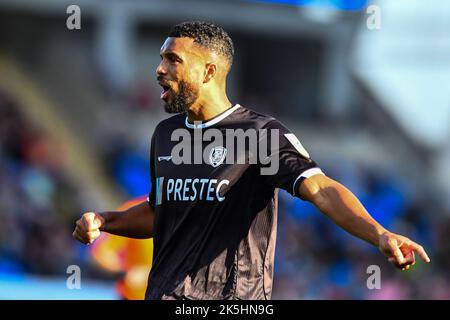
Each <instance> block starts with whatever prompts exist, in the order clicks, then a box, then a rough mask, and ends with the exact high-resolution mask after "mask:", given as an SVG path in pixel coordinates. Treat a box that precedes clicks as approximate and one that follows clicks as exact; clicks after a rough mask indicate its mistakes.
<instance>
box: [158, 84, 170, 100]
mask: <svg viewBox="0 0 450 320" xmlns="http://www.w3.org/2000/svg"><path fill="white" fill-rule="evenodd" d="M160 86H161V87H162V88H163V90H162V92H161V97H160V98H161V99H163V100H166V99H167V96H168V95H169V91H170V86H168V85H164V84H160Z"/></svg>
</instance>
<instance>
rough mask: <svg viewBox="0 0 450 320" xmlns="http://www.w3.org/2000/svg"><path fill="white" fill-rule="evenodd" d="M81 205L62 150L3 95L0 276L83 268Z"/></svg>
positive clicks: (85, 264) (62, 272) (0, 103)
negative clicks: (78, 229) (77, 226)
mask: <svg viewBox="0 0 450 320" xmlns="http://www.w3.org/2000/svg"><path fill="white" fill-rule="evenodd" d="M81 208H82V203H81V200H80V197H79V195H78V191H77V186H76V185H75V184H74V183H73V181H71V180H70V178H68V177H67V175H66V174H65V171H64V146H63V145H61V144H60V143H58V142H56V141H55V139H53V138H52V137H51V136H49V135H47V134H46V133H45V132H44V131H43V130H40V129H39V128H37V127H36V126H34V125H33V124H32V123H30V121H28V120H27V118H26V117H25V116H24V114H23V113H22V112H21V108H20V107H19V106H18V105H17V101H15V100H14V99H13V98H12V97H11V96H8V95H7V94H6V93H4V92H1V91H0V275H1V274H19V275H20V274H39V275H59V276H61V275H65V274H66V269H67V267H68V266H69V265H71V264H77V265H79V266H82V267H85V268H84V270H85V271H86V274H87V275H89V270H90V267H89V265H90V264H89V262H88V256H87V251H86V249H85V248H83V246H81V245H78V244H77V243H75V242H74V241H73V239H72V236H71V234H72V230H73V223H74V221H75V219H76V218H77V217H78V216H79V214H80V212H81Z"/></svg>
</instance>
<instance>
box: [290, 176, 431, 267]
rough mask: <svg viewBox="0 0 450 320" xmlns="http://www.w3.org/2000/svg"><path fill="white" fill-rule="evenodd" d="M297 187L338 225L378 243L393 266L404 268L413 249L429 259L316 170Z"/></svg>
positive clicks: (409, 260) (411, 242)
mask: <svg viewBox="0 0 450 320" xmlns="http://www.w3.org/2000/svg"><path fill="white" fill-rule="evenodd" d="M298 191H299V195H300V198H302V199H304V200H307V201H309V202H311V203H313V204H314V205H315V206H316V207H317V208H318V209H319V210H320V211H321V212H322V213H324V214H325V215H326V216H328V217H329V218H330V219H331V220H333V221H334V222H335V223H336V224H337V225H338V226H340V227H341V228H343V229H344V230H346V231H347V232H349V233H350V234H352V235H354V236H356V237H359V238H361V239H363V240H365V241H367V242H369V243H371V244H373V245H374V246H376V247H378V248H379V249H380V251H381V252H382V253H383V254H384V255H385V256H387V257H388V260H389V261H390V262H392V263H393V264H394V265H395V266H396V267H398V268H400V269H402V270H405V269H409V268H410V266H411V265H414V264H415V256H414V252H417V254H418V255H419V256H420V257H421V258H422V260H424V261H425V262H430V259H429V258H428V255H427V253H426V252H425V250H424V249H423V247H422V246H421V245H419V244H417V243H415V242H414V241H412V240H410V239H408V238H406V237H404V236H401V235H398V234H395V233H393V232H390V231H388V230H386V229H385V228H383V227H382V226H381V225H380V224H379V223H378V222H377V221H375V219H373V218H372V217H371V216H370V214H369V213H368V212H367V210H366V209H365V208H364V206H363V205H362V204H361V202H360V201H359V200H358V199H357V198H356V196H355V195H354V194H353V193H352V192H351V191H350V190H348V189H347V188H346V187H344V186H343V185H342V184H340V183H339V182H337V181H335V180H333V179H331V178H329V177H327V176H325V175H323V174H317V175H314V176H312V177H309V178H308V179H305V180H304V181H303V182H302V183H301V184H300V187H299V188H298Z"/></svg>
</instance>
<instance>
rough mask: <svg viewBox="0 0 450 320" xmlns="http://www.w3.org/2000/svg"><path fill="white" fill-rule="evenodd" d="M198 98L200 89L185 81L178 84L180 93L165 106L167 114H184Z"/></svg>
mask: <svg viewBox="0 0 450 320" xmlns="http://www.w3.org/2000/svg"><path fill="white" fill-rule="evenodd" d="M197 98H198V88H197V87H195V86H194V85H193V84H190V83H188V82H186V81H184V80H180V82H179V83H178V92H177V93H174V94H173V98H172V100H171V101H170V102H166V103H165V104H164V109H165V110H166V112H167V113H182V112H186V111H187V110H189V108H190V107H191V106H192V104H193V103H194V102H195V101H196V100H197Z"/></svg>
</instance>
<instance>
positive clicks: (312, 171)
mask: <svg viewBox="0 0 450 320" xmlns="http://www.w3.org/2000/svg"><path fill="white" fill-rule="evenodd" d="M316 174H321V175H323V174H324V173H323V172H322V170H321V169H320V168H311V169H308V170H306V171H304V172H303V173H302V174H300V175H299V176H298V177H297V179H295V181H294V184H293V185H292V194H293V195H294V196H295V194H296V193H295V184H296V183H297V181H298V179H300V178H305V179H307V178H309V177H312V176H315V175H316Z"/></svg>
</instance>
